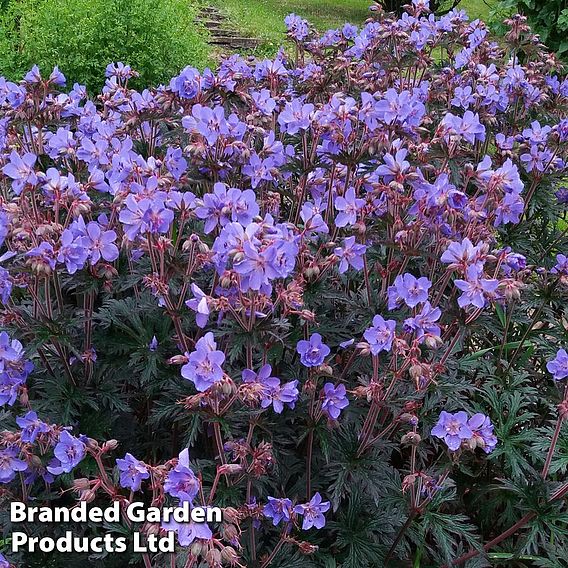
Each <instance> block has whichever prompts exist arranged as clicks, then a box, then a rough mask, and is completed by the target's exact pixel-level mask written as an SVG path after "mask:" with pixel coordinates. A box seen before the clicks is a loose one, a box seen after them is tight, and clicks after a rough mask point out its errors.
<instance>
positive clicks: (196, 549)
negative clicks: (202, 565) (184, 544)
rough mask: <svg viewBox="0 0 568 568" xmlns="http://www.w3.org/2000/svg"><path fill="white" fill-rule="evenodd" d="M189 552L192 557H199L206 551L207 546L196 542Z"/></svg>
mask: <svg viewBox="0 0 568 568" xmlns="http://www.w3.org/2000/svg"><path fill="white" fill-rule="evenodd" d="M189 550H190V552H191V555H192V556H195V557H199V556H201V554H202V553H203V552H205V550H207V546H206V545H205V544H201V542H199V541H198V540H196V541H195V542H194V543H193V544H192V545H191V548H190V549H189Z"/></svg>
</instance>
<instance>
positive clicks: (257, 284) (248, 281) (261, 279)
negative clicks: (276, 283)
mask: <svg viewBox="0 0 568 568" xmlns="http://www.w3.org/2000/svg"><path fill="white" fill-rule="evenodd" d="M276 254H277V249H276V247H273V246H272V247H268V248H266V249H264V250H259V249H258V248H257V247H255V246H254V245H253V244H252V243H251V242H250V241H245V242H244V243H243V249H242V258H241V260H240V261H239V262H235V263H234V265H233V268H234V269H235V271H236V272H237V273H238V274H240V275H241V276H244V281H243V282H242V289H243V291H246V290H248V289H249V288H250V289H252V290H260V289H261V288H262V287H263V286H266V285H268V284H269V283H270V280H273V279H275V278H277V277H278V270H277V269H276V266H275V261H276Z"/></svg>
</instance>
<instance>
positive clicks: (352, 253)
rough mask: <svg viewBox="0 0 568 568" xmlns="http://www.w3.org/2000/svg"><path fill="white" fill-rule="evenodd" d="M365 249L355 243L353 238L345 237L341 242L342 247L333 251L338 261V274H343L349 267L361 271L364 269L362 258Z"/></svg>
mask: <svg viewBox="0 0 568 568" xmlns="http://www.w3.org/2000/svg"><path fill="white" fill-rule="evenodd" d="M366 251H367V247H366V246H365V245H360V244H357V243H356V242H355V237H353V236H352V237H347V238H346V239H344V240H343V245H342V246H341V247H337V248H336V249H334V251H333V252H334V254H335V256H337V257H338V258H339V259H340V262H339V273H340V274H343V273H344V272H346V271H347V269H348V268H349V267H350V266H351V267H352V268H354V269H355V270H362V269H363V267H364V260H363V257H364V255H365V252H366Z"/></svg>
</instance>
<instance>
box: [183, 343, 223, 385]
mask: <svg viewBox="0 0 568 568" xmlns="http://www.w3.org/2000/svg"><path fill="white" fill-rule="evenodd" d="M224 362H225V354H224V353H223V352H222V351H218V350H217V343H215V340H214V339H213V334H212V333H211V332H208V333H206V334H205V335H204V336H203V337H202V338H201V339H200V340H199V341H198V342H197V343H196V344H195V351H193V353H191V354H190V355H189V360H188V362H187V363H186V364H185V365H184V366H183V367H182V368H181V376H182V377H183V378H184V379H187V380H188V381H192V382H193V383H194V385H195V388H196V389H197V390H198V391H199V392H204V391H206V390H207V389H208V388H210V387H211V386H213V384H214V383H216V382H218V381H220V380H221V379H222V378H223V369H222V368H221V365H222V364H223V363H224Z"/></svg>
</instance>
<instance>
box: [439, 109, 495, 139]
mask: <svg viewBox="0 0 568 568" xmlns="http://www.w3.org/2000/svg"><path fill="white" fill-rule="evenodd" d="M441 125H442V127H443V128H444V131H445V133H446V136H445V138H446V141H448V142H449V141H450V140H451V139H452V138H458V139H459V138H464V139H465V140H466V141H467V142H469V143H470V144H475V142H476V141H479V142H483V141H484V140H485V126H483V124H481V122H480V121H479V114H477V113H476V114H474V113H473V112H471V111H470V110H466V111H465V113H464V115H463V118H462V117H459V116H455V115H453V114H452V113H448V114H446V116H445V117H444V119H443V120H442V124H441Z"/></svg>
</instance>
